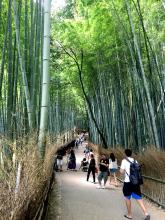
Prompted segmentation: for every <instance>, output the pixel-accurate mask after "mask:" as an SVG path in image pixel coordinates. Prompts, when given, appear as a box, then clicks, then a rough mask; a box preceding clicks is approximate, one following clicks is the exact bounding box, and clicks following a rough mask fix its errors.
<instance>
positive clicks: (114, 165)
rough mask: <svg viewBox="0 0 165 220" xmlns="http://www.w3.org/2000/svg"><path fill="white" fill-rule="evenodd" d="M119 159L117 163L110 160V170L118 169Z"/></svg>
mask: <svg viewBox="0 0 165 220" xmlns="http://www.w3.org/2000/svg"><path fill="white" fill-rule="evenodd" d="M117 168H118V166H117V159H115V161H112V160H111V159H109V169H117Z"/></svg>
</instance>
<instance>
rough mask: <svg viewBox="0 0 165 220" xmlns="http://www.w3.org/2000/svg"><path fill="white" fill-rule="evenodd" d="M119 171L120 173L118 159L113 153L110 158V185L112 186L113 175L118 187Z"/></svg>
mask: <svg viewBox="0 0 165 220" xmlns="http://www.w3.org/2000/svg"><path fill="white" fill-rule="evenodd" d="M117 171H118V165H117V159H116V158H115V155H114V154H113V153H111V154H110V158H109V172H110V175H109V184H111V175H113V177H114V180H115V186H118V183H117V178H116V172H117Z"/></svg>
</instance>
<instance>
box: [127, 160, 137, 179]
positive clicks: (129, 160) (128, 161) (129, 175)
mask: <svg viewBox="0 0 165 220" xmlns="http://www.w3.org/2000/svg"><path fill="white" fill-rule="evenodd" d="M125 159H126V160H127V161H128V162H129V163H130V164H131V163H133V162H131V161H130V160H129V159H128V157H126V158H125ZM134 161H135V159H134ZM125 173H126V174H127V176H128V177H130V175H128V173H127V171H125Z"/></svg>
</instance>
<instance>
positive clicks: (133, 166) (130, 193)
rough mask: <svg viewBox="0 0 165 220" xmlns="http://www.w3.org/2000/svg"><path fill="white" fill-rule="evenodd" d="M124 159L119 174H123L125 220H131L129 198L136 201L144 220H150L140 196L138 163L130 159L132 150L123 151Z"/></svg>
mask: <svg viewBox="0 0 165 220" xmlns="http://www.w3.org/2000/svg"><path fill="white" fill-rule="evenodd" d="M125 156H126V157H125V159H123V160H122V162H121V167H120V172H121V173H122V174H125V178H124V185H123V194H124V197H125V202H126V207H127V212H128V213H127V214H126V215H124V217H125V218H127V219H132V210H131V197H132V198H134V199H136V201H137V203H138V204H139V206H140V208H141V209H142V211H143V213H144V215H145V220H150V215H149V214H148V212H147V210H146V208H145V206H144V203H143V200H142V195H141V190H140V185H141V184H142V183H143V181H142V176H141V169H140V165H139V164H138V162H137V161H136V160H135V159H134V158H132V157H131V156H132V150H130V149H126V150H125Z"/></svg>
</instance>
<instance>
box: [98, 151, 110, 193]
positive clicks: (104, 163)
mask: <svg viewBox="0 0 165 220" xmlns="http://www.w3.org/2000/svg"><path fill="white" fill-rule="evenodd" d="M108 167H109V160H108V159H107V158H106V156H105V154H103V155H102V156H101V160H100V163H99V170H100V172H99V175H98V181H99V186H98V187H97V188H98V189H105V184H106V182H107V179H108ZM102 180H103V181H104V185H103V186H102V185H101V182H102Z"/></svg>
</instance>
